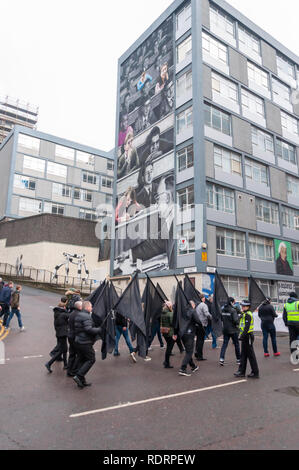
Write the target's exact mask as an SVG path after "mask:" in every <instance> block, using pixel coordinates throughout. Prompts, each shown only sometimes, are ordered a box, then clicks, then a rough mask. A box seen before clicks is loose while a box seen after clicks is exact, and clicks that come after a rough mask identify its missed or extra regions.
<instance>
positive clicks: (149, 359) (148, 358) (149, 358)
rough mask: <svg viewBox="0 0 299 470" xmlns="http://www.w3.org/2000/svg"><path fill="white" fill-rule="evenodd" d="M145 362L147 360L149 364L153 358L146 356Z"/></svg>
mask: <svg viewBox="0 0 299 470" xmlns="http://www.w3.org/2000/svg"><path fill="white" fill-rule="evenodd" d="M144 360H145V362H149V361H151V360H152V358H151V357H149V356H146V358H145V359H144Z"/></svg>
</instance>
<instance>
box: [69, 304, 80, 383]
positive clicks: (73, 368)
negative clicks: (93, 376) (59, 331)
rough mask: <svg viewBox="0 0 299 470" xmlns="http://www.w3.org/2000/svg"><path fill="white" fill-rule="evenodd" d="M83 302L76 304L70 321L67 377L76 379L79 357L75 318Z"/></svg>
mask: <svg viewBox="0 0 299 470" xmlns="http://www.w3.org/2000/svg"><path fill="white" fill-rule="evenodd" d="M82 307H83V302H82V301H80V300H78V301H77V302H75V305H74V309H73V311H72V312H71V314H70V316H69V321H68V334H67V337H68V343H69V358H68V363H67V376H68V377H75V375H76V372H77V368H78V355H77V351H76V348H75V318H76V316H77V315H78V312H81V310H82Z"/></svg>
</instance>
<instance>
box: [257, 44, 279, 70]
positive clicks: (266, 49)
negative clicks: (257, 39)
mask: <svg viewBox="0 0 299 470" xmlns="http://www.w3.org/2000/svg"><path fill="white" fill-rule="evenodd" d="M261 49H262V60H263V66H264V67H266V68H267V69H269V70H271V72H273V73H275V74H276V75H277V60H276V51H275V49H274V48H273V47H272V46H270V45H269V44H268V43H266V42H265V41H263V40H261Z"/></svg>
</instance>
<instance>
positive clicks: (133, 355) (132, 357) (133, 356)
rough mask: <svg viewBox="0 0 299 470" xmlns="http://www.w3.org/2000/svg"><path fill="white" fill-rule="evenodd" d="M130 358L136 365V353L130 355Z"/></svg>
mask: <svg viewBox="0 0 299 470" xmlns="http://www.w3.org/2000/svg"><path fill="white" fill-rule="evenodd" d="M130 357H131V359H132V361H133V362H135V363H136V362H137V359H136V356H135V353H134V351H133V352H131V353H130Z"/></svg>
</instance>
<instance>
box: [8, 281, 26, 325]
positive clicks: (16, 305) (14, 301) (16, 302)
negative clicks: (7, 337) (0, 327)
mask: <svg viewBox="0 0 299 470" xmlns="http://www.w3.org/2000/svg"><path fill="white" fill-rule="evenodd" d="M21 291H22V287H21V286H16V290H15V291H14V292H13V293H12V295H11V301H10V305H11V312H10V315H9V317H8V320H7V322H6V328H7V329H8V328H9V325H10V322H11V319H12V317H13V316H14V315H16V316H17V318H18V324H19V328H20V331H25V328H24V326H23V323H22V317H21V312H20V294H21Z"/></svg>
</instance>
